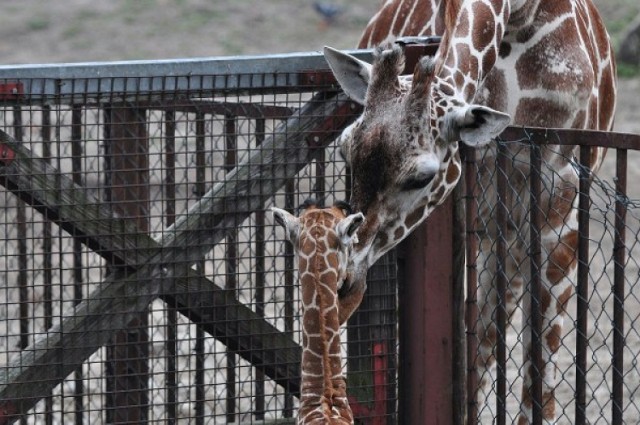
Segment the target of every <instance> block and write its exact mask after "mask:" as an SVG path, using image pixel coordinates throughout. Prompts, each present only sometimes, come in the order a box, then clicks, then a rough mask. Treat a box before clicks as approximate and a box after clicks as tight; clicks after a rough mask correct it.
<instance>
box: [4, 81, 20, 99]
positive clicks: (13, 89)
mask: <svg viewBox="0 0 640 425" xmlns="http://www.w3.org/2000/svg"><path fill="white" fill-rule="evenodd" d="M23 95H24V84H22V83H20V82H12V83H7V82H5V83H0V101H2V100H18V99H20V98H22V96H23Z"/></svg>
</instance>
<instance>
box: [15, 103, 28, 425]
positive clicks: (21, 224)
mask: <svg viewBox="0 0 640 425" xmlns="http://www.w3.org/2000/svg"><path fill="white" fill-rule="evenodd" d="M13 132H14V135H15V138H16V140H19V141H24V134H23V128H22V109H21V108H20V106H14V107H13ZM16 202H17V205H16V227H17V229H16V230H17V232H18V267H19V269H20V270H19V272H18V296H19V299H20V307H19V308H18V311H19V315H20V318H19V322H20V348H21V349H25V348H26V347H27V346H28V345H29V261H28V247H27V240H28V239H27V215H26V206H25V204H24V203H23V202H22V201H21V200H19V199H18V200H17V201H16ZM20 423H21V424H26V423H27V420H26V418H25V417H21V418H20Z"/></svg>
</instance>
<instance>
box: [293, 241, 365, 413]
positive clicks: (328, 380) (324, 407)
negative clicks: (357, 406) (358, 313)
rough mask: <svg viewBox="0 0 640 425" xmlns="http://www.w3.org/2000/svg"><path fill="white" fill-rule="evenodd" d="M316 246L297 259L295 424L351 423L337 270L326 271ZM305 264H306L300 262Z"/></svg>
mask: <svg viewBox="0 0 640 425" xmlns="http://www.w3.org/2000/svg"><path fill="white" fill-rule="evenodd" d="M316 242H317V243H318V246H316V251H315V253H314V254H313V256H312V257H311V258H307V259H302V258H301V261H300V263H301V264H300V267H301V268H300V270H303V269H302V267H303V266H305V265H306V266H307V267H308V269H307V270H306V272H305V273H301V276H300V279H301V289H302V302H303V314H302V326H303V350H302V382H301V397H300V409H299V413H298V424H300V425H302V424H304V425H307V424H352V423H353V418H352V415H351V410H350V409H349V406H348V402H347V395H346V382H345V379H344V377H343V375H342V365H341V356H340V334H339V331H340V329H339V327H340V325H339V317H338V313H339V312H338V303H337V289H338V288H337V284H338V282H337V273H335V272H333V271H331V270H329V269H330V267H329V262H330V261H328V258H327V257H328V256H329V255H330V254H329V253H328V252H327V250H326V249H323V247H321V246H320V241H319V240H318V239H316ZM304 263H306V264H304Z"/></svg>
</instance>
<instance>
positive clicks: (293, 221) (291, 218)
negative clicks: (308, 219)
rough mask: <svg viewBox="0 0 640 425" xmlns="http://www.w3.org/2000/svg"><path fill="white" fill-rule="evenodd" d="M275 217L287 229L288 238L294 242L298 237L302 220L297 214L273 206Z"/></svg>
mask: <svg viewBox="0 0 640 425" xmlns="http://www.w3.org/2000/svg"><path fill="white" fill-rule="evenodd" d="M271 212H272V213H273V218H274V220H275V221H276V223H278V224H279V225H280V226H282V228H283V229H284V231H285V236H286V238H287V240H288V241H289V242H291V243H294V242H295V240H296V239H297V238H298V232H299V230H300V220H299V219H298V217H296V216H295V215H293V214H291V213H289V212H288V211H285V210H283V209H280V208H276V207H271Z"/></svg>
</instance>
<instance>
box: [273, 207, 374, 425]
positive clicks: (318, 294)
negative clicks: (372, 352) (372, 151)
mask: <svg viewBox="0 0 640 425" xmlns="http://www.w3.org/2000/svg"><path fill="white" fill-rule="evenodd" d="M303 207H304V211H303V212H302V213H301V214H300V217H296V216H294V215H292V214H290V213H288V212H287V211H285V210H282V209H279V208H272V211H273V216H274V218H275V220H276V222H277V223H278V224H280V225H281V226H282V227H283V228H284V229H285V234H286V237H287V239H288V240H289V241H290V242H291V243H292V244H293V247H294V250H295V253H296V255H297V257H298V274H299V279H300V293H301V297H300V298H301V302H302V319H301V320H302V362H301V363H302V364H301V371H302V379H301V383H300V408H299V409H298V420H297V423H298V425H312V424H317V425H350V424H353V413H352V412H351V408H350V407H349V402H348V400H347V393H346V380H345V377H344V375H343V374H342V357H341V355H340V325H341V324H343V323H344V322H345V321H346V320H347V319H348V318H349V316H350V315H351V314H352V313H353V311H354V309H355V308H356V307H357V305H353V304H349V303H345V302H342V300H340V299H339V298H338V290H339V289H340V287H341V286H342V284H343V282H344V281H345V275H346V272H347V264H348V261H347V260H348V257H349V255H350V253H351V249H352V245H353V243H354V242H355V241H356V240H357V238H356V230H357V229H358V227H359V226H360V225H361V224H362V222H363V220H364V216H363V215H362V213H356V214H349V215H346V214H345V210H346V211H347V212H350V211H351V208H350V207H349V206H348V205H347V204H343V203H338V204H336V205H334V206H333V207H330V208H318V206H317V205H316V203H315V202H313V201H307V202H306V203H305V204H304V206H303Z"/></svg>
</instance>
